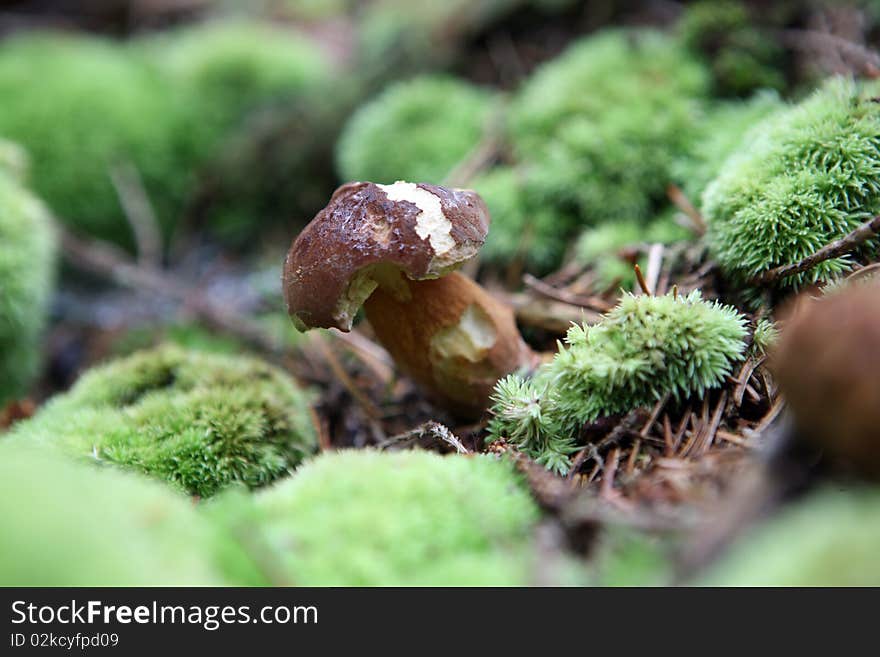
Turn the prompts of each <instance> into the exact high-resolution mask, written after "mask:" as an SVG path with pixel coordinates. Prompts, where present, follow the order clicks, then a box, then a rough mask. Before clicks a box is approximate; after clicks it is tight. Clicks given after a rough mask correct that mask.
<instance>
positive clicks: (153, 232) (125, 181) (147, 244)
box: [110, 162, 162, 266]
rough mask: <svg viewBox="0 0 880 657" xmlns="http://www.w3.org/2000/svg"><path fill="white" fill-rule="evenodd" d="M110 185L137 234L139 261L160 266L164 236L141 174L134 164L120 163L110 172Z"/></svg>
mask: <svg viewBox="0 0 880 657" xmlns="http://www.w3.org/2000/svg"><path fill="white" fill-rule="evenodd" d="M110 181H111V182H112V183H113V187H114V188H115V189H116V195H117V196H118V197H119V203H120V205H121V206H122V211H123V213H124V214H125V218H126V219H127V220H128V225H129V226H131V231H132V233H133V234H134V241H135V244H136V245H137V253H138V260H139V261H140V262H141V263H142V264H144V265H151V266H158V265H159V263H160V262H161V259H162V232H161V230H160V229H159V221H158V219H156V213H155V212H154V211H153V205H152V203H150V198H149V196H148V195H147V190H146V189H145V188H144V183H143V180H142V179H141V175H140V173H139V172H138V170H137V168H136V167H135V166H134V165H133V164H131V163H130V162H124V163H120V164H117V165H115V166H113V167H111V168H110Z"/></svg>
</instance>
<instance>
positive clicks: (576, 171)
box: [508, 31, 708, 234]
mask: <svg viewBox="0 0 880 657" xmlns="http://www.w3.org/2000/svg"><path fill="white" fill-rule="evenodd" d="M707 86H708V82H707V75H706V72H705V70H704V69H703V67H702V66H701V65H700V64H699V63H696V62H695V61H694V60H693V58H692V57H690V56H689V55H688V53H687V52H686V51H685V50H684V49H683V48H682V47H681V46H680V45H679V44H678V43H677V42H676V41H675V40H673V39H670V38H668V37H666V36H664V35H662V34H660V33H656V32H652V31H629V32H627V31H603V33H601V34H599V35H597V36H592V37H589V38H586V39H583V40H582V41H580V42H578V43H576V44H575V45H574V46H572V47H571V48H569V49H568V50H567V51H566V52H565V53H563V54H562V55H561V56H560V57H558V58H557V59H555V60H553V61H551V62H549V63H548V64H546V65H544V66H543V67H542V68H541V69H540V70H538V71H537V72H536V73H535V74H534V75H533V76H532V77H531V78H529V80H528V81H527V82H526V84H525V85H524V86H523V88H522V89H521V90H520V91H519V93H518V94H517V96H516V98H515V99H514V101H513V103H512V106H511V111H510V117H509V122H508V123H509V131H510V135H511V140H512V142H513V145H514V147H515V151H516V154H517V156H518V157H519V159H520V160H522V161H523V162H524V163H526V164H528V165H529V169H528V170H529V194H530V197H532V199H533V201H532V202H533V203H535V204H538V205H541V206H544V207H554V208H557V210H558V211H559V212H560V214H562V215H564V216H568V217H569V225H568V226H567V227H565V228H562V229H561V232H563V233H566V232H568V233H569V234H570V230H571V228H572V227H574V226H580V225H589V224H597V223H600V222H602V221H606V220H637V221H645V220H648V219H650V218H651V216H652V215H653V209H654V206H655V205H656V204H658V203H659V202H661V201H662V199H663V198H664V193H665V189H666V186H667V184H668V183H669V182H670V181H671V180H672V173H671V167H672V164H673V161H674V156H675V154H676V153H678V152H682V151H683V149H684V146H685V145H686V143H687V142H688V139H689V133H690V131H691V129H692V126H693V125H694V123H695V122H696V119H697V118H698V116H699V111H700V106H701V101H702V98H703V96H704V95H705V93H706V90H707Z"/></svg>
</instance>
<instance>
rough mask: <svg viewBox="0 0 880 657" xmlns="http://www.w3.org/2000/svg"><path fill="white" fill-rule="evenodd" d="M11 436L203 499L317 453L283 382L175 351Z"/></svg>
mask: <svg viewBox="0 0 880 657" xmlns="http://www.w3.org/2000/svg"><path fill="white" fill-rule="evenodd" d="M13 436H14V437H17V438H18V439H19V440H20V441H23V442H28V441H32V442H36V443H43V444H49V445H54V446H57V447H58V448H60V449H61V450H63V451H64V452H66V453H69V454H73V455H75V456H79V457H81V458H83V459H91V460H96V461H99V462H107V463H114V464H117V465H119V466H122V467H124V468H127V469H131V470H135V471H137V472H143V473H146V474H149V475H152V476H154V477H158V478H160V479H164V480H166V481H168V482H170V483H171V484H173V485H174V486H175V487H176V488H178V489H180V490H183V491H185V492H187V493H190V494H193V495H200V496H202V497H207V496H209V495H213V494H214V493H216V492H217V491H219V490H220V489H222V488H224V487H225V486H227V485H229V484H232V483H241V484H244V485H246V486H248V487H250V488H256V487H258V486H262V485H265V484H267V483H269V482H271V481H273V480H275V479H277V478H279V477H282V476H285V475H287V474H288V473H289V472H290V471H292V470H293V469H294V468H295V467H296V466H297V465H299V463H300V461H302V459H303V458H304V457H305V456H306V455H308V454H310V453H311V452H313V451H314V450H315V445H316V438H315V433H314V429H313V427H312V424H311V422H310V418H309V411H308V405H307V400H306V396H305V394H304V393H303V392H302V391H300V390H299V389H298V388H297V387H296V386H295V385H294V383H293V382H292V381H291V380H290V379H289V377H288V376H287V375H286V374H284V373H283V372H281V371H280V370H278V369H276V368H274V367H271V366H269V365H267V364H265V363H263V362H262V361H259V360H256V359H252V358H246V357H232V356H217V355H210V354H206V353H200V352H196V351H185V350H183V349H180V348H179V347H172V346H166V347H160V348H157V349H153V350H150V351H142V352H138V353H136V354H134V355H132V356H129V357H127V358H123V359H120V360H117V361H114V362H111V363H110V364H107V365H104V366H101V367H97V368H94V369H92V370H90V371H89V372H87V373H86V374H84V375H83V376H82V378H81V379H80V380H79V381H78V382H77V383H76V385H74V387H73V388H72V389H71V390H70V392H67V393H65V394H63V395H60V396H58V397H56V398H55V399H54V400H52V401H51V402H50V403H49V404H47V405H46V407H45V408H44V409H43V410H41V411H40V412H39V413H38V414H37V415H36V416H35V417H34V418H32V419H31V420H29V421H27V422H23V423H20V424H19V425H17V430H16V431H14V432H13Z"/></svg>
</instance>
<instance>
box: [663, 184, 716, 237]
mask: <svg viewBox="0 0 880 657" xmlns="http://www.w3.org/2000/svg"><path fill="white" fill-rule="evenodd" d="M666 196H667V198H668V199H669V200H670V201H671V202H672V204H673V205H674V206H675V207H677V208H678V209H679V210H681V211H682V212H683V213H684V214H685V216H686V217H687V218H688V219H690V220H691V223H692V224H693V229H694V232H695V233H696V234H697V235H705V234H706V229H707V226H706V220H705V219H703V215H702V214H700V211H699V210H697V208H696V207H694V204H693V203H691V200H690V199H689V198H688V197H687V196H686V195H685V193H684V192H683V191H682V190H681V188H680V187H678V186H677V185H669V187H667V188H666Z"/></svg>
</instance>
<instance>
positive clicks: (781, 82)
mask: <svg viewBox="0 0 880 657" xmlns="http://www.w3.org/2000/svg"><path fill="white" fill-rule="evenodd" d="M678 29H679V32H680V34H681V38H682V41H683V42H684V43H685V44H686V45H687V47H688V48H690V49H691V50H692V51H694V52H695V53H697V54H699V55H700V56H702V57H703V58H705V60H706V62H707V63H708V65H709V67H710V68H711V71H712V77H713V79H714V82H715V90H716V93H719V94H721V95H745V94H748V93H750V92H752V91H754V90H756V89H783V88H784V87H785V75H784V73H783V70H782V63H783V62H784V61H785V60H784V50H783V48H782V47H781V46H779V45H778V44H777V43H776V42H775V41H774V39H773V38H771V36H770V35H769V34H767V33H763V32H762V31H761V29H760V28H759V27H758V26H757V25H756V24H755V22H754V21H753V19H752V16H751V15H750V13H749V10H748V7H747V6H746V5H745V4H744V3H742V2H738V1H737V0H722V1H720V2H719V1H718V0H703V1H701V2H695V3H693V4H692V5H690V6H688V7H687V9H685V11H684V14H683V15H682V18H681V21H680V22H679V25H678Z"/></svg>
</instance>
